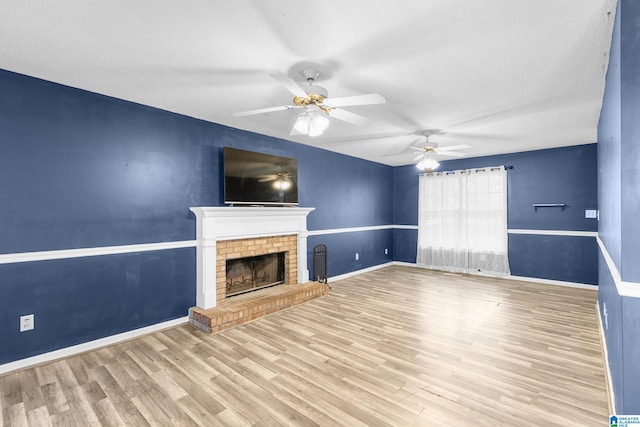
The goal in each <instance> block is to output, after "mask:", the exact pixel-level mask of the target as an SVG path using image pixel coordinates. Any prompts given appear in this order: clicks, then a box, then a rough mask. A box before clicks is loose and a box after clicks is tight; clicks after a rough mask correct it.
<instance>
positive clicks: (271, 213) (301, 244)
mask: <svg viewBox="0 0 640 427" xmlns="http://www.w3.org/2000/svg"><path fill="white" fill-rule="evenodd" d="M314 209H315V208H297V207H206V206H203V207H192V208H191V212H193V213H194V214H195V215H196V239H197V244H196V257H197V262H196V264H197V265H196V268H197V291H196V305H197V306H198V307H200V308H203V309H207V308H212V307H215V306H216V241H220V240H236V239H249V238H256V237H269V236H284V235H291V234H295V235H297V237H298V259H297V261H298V283H307V282H308V281H309V270H308V269H307V235H308V230H307V215H309V213H310V212H311V211H313V210H314Z"/></svg>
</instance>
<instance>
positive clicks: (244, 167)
mask: <svg viewBox="0 0 640 427" xmlns="http://www.w3.org/2000/svg"><path fill="white" fill-rule="evenodd" d="M223 161H224V202H225V203H228V204H231V205H236V204H242V205H276V206H284V205H297V204H298V160H296V159H292V158H290V157H283V156H275V155H273V154H264V153H257V152H254V151H246V150H239V149H237V148H231V147H224V150H223Z"/></svg>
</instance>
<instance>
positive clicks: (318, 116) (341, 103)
mask: <svg viewBox="0 0 640 427" xmlns="http://www.w3.org/2000/svg"><path fill="white" fill-rule="evenodd" d="M302 75H303V77H304V78H305V79H306V81H307V84H303V85H299V84H298V83H296V82H295V81H294V80H292V79H291V78H289V77H287V76H285V75H283V74H271V77H273V78H274V79H275V80H276V81H277V82H279V83H280V84H282V85H283V86H284V87H285V88H286V89H287V90H288V91H289V92H291V93H292V94H293V95H294V96H293V103H292V104H289V105H280V106H278V107H269V108H261V109H257V110H249V111H241V112H237V113H234V114H233V116H234V117H245V116H252V115H255V114H265V113H271V112H275V111H284V110H291V109H298V108H302V109H304V111H302V112H301V113H300V114H299V115H298V118H297V119H296V122H295V123H294V125H293V128H292V130H291V135H309V136H318V135H321V134H322V133H323V132H324V131H325V129H326V128H327V126H329V119H328V117H333V118H335V119H338V120H342V121H343V122H347V123H350V124H353V125H356V126H365V125H367V124H369V123H370V122H371V120H370V119H368V118H366V117H364V116H361V115H359V114H355V113H352V112H350V111H346V110H343V109H341V108H339V107H346V106H355V105H372V104H384V103H385V102H386V100H385V98H384V97H383V96H382V95H380V94H377V93H370V94H366V95H355V96H344V97H340V98H329V95H328V92H327V90H326V89H325V88H323V87H321V86H317V85H314V84H313V83H314V82H315V80H316V79H317V78H318V75H319V73H318V72H317V71H316V70H315V69H314V68H311V67H309V68H305V69H304V70H303V71H302Z"/></svg>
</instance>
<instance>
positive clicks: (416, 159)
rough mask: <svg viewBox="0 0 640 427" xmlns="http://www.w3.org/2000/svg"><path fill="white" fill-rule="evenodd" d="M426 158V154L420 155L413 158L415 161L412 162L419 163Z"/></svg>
mask: <svg viewBox="0 0 640 427" xmlns="http://www.w3.org/2000/svg"><path fill="white" fill-rule="evenodd" d="M423 157H424V153H420V154H418V155H417V156H415V157H414V158H413V160H411V161H412V162H417V161H418V160H421V159H422V158H423Z"/></svg>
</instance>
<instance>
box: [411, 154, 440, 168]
mask: <svg viewBox="0 0 640 427" xmlns="http://www.w3.org/2000/svg"><path fill="white" fill-rule="evenodd" d="M438 166H440V163H438V161H437V160H436V159H434V158H433V157H431V156H425V157H424V158H423V159H422V160H420V162H418V164H417V165H416V167H417V168H418V169H420V170H427V171H433V170H435V169H437V168H438Z"/></svg>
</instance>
